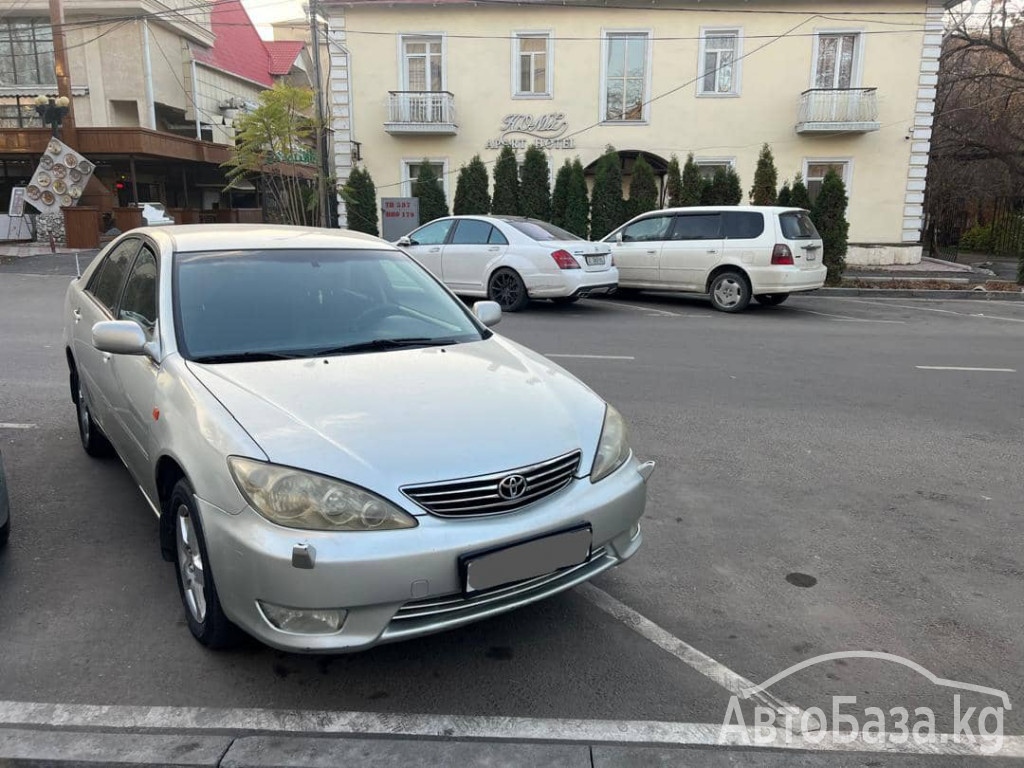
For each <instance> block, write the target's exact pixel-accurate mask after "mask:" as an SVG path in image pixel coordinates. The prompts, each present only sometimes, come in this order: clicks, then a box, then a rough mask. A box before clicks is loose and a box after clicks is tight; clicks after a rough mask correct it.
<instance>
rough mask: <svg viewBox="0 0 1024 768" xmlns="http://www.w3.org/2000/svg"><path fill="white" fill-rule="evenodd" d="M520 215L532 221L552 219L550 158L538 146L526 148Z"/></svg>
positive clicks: (521, 182)
mask: <svg viewBox="0 0 1024 768" xmlns="http://www.w3.org/2000/svg"><path fill="white" fill-rule="evenodd" d="M519 213H520V214H521V215H523V216H528V217H529V218H531V219H540V220H541V221H549V220H550V219H551V169H550V168H549V167H548V156H547V155H546V154H544V150H543V149H541V148H540V147H538V146H537V145H536V144H531V145H530V146H529V147H527V148H526V157H525V158H524V159H523V174H522V178H521V179H520V180H519Z"/></svg>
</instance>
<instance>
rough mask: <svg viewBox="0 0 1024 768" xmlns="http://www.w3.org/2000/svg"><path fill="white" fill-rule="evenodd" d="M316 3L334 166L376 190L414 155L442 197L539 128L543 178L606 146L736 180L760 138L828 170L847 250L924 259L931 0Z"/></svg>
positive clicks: (935, 7)
mask: <svg viewBox="0 0 1024 768" xmlns="http://www.w3.org/2000/svg"><path fill="white" fill-rule="evenodd" d="M322 4H323V6H324V8H325V13H326V14H327V15H328V21H329V28H330V50H331V67H330V89H331V103H332V113H333V129H334V140H335V146H334V155H335V157H334V159H335V164H336V166H337V168H338V175H339V177H341V178H345V176H346V170H347V169H350V168H351V167H352V165H353V163H354V162H361V163H362V164H364V165H365V166H366V167H367V168H368V169H369V170H370V172H371V174H372V176H373V178H374V181H375V182H376V184H377V189H378V193H379V194H380V195H381V196H383V197H390V196H403V195H408V194H409V192H410V184H409V180H410V178H414V177H415V174H416V171H417V168H418V166H419V164H420V163H421V162H422V161H423V160H424V159H426V160H428V161H429V162H430V163H432V164H434V165H436V167H437V170H439V171H441V172H442V173H443V174H444V180H445V182H444V183H445V190H446V192H447V194H448V199H449V202H451V200H452V198H453V196H454V186H455V174H456V172H457V170H458V168H459V167H460V166H461V165H462V164H463V163H465V162H467V161H468V160H469V159H470V158H471V157H472V156H473V155H474V154H480V156H481V157H482V158H483V160H484V161H485V162H488V163H491V162H493V160H494V159H495V157H496V155H497V153H498V150H499V148H500V146H501V144H502V143H503V142H510V143H512V145H513V146H514V147H516V148H517V150H519V151H521V150H522V149H525V147H526V145H527V143H530V142H539V143H540V144H541V146H543V147H544V148H545V149H547V151H548V153H549V159H550V161H551V164H552V176H553V175H554V171H555V170H556V169H557V167H558V166H560V165H561V164H562V163H563V162H564V160H565V159H566V158H573V157H575V156H579V158H580V159H581V161H582V162H583V164H584V165H585V166H589V165H590V164H592V163H593V162H594V161H595V160H596V159H597V158H598V156H599V155H600V154H601V153H602V152H603V151H604V148H605V146H606V145H608V144H611V145H613V146H614V147H615V148H616V149H617V150H619V151H620V153H621V157H622V161H623V170H624V173H625V175H626V178H627V181H628V174H629V171H630V168H631V164H632V162H633V160H634V159H635V157H636V156H637V155H638V154H639V153H643V154H644V156H645V158H646V159H647V160H649V161H650V162H651V163H652V164H653V165H654V166H655V170H656V171H658V170H660V169H663V168H664V166H665V164H666V163H667V161H668V160H669V158H670V157H671V156H672V155H676V156H678V157H679V158H680V160H681V161H682V160H683V159H685V157H686V155H687V153H690V152H692V153H693V154H694V156H695V158H696V160H697V162H698V163H700V164H701V165H702V166H703V168H704V170H705V171H706V172H707V173H711V172H713V170H714V168H715V167H717V166H719V165H722V164H728V165H732V166H733V167H734V168H735V169H736V171H737V172H738V173H739V175H740V177H741V179H742V182H743V186H744V189H749V188H750V185H751V182H752V180H753V174H754V167H755V164H756V161H757V155H758V152H759V150H760V148H761V145H762V144H763V143H764V142H768V143H769V144H770V145H771V147H772V150H773V152H774V154H775V162H776V166H777V168H778V170H779V180H780V183H781V181H782V180H783V179H786V178H788V179H790V180H792V179H793V178H794V176H795V175H796V174H797V173H798V172H799V173H802V174H803V176H804V178H805V180H806V181H807V182H808V184H809V186H810V187H811V190H812V193H813V192H814V191H815V190H816V187H817V186H818V185H819V184H820V180H821V178H822V176H823V175H824V172H825V171H826V170H827V169H828V168H830V167H832V168H835V169H837V170H838V171H839V172H840V173H841V174H842V176H843V178H844V180H845V181H846V185H847V189H848V194H849V199H850V205H849V210H848V218H849V220H850V242H851V244H852V245H851V249H850V253H849V256H848V259H849V260H850V261H851V262H853V263H907V262H916V261H919V260H920V258H921V247H920V235H921V227H922V219H923V209H922V203H923V200H924V189H925V171H926V164H927V154H928V149H929V141H930V137H931V124H932V111H933V106H934V99H935V85H936V77H937V74H936V73H937V70H938V55H939V48H940V45H941V40H942V14H943V6H942V5H941V4H940V2H939V1H938V0H900V1H892V0H890V1H881V0H856V1H855V2H835V3H832V4H830V5H828V6H827V8H828V10H822V6H820V5H818V4H811V3H800V2H789V3H779V2H761V0H750V1H749V2H742V3H741V2H735V0H721V1H720V2H717V3H693V2H673V1H672V0H653V1H652V0H644V1H643V2H631V0H615V2H613V3H609V4H608V5H609V6H614V7H597V6H603V5H605V4H604V3H603V2H601V3H595V2H593V1H592V0H591V1H590V2H586V1H584V0H579V1H578V2H576V1H574V0H558V2H557V3H555V2H551V1H550V0H534V1H532V2H531V0H519V2H514V3H513V2H502V1H501V0H498V1H495V0H489V2H486V3H477V2H459V0H444V1H443V2H442V1H439V0H389V1H388V2H365V1H360V0H355V1H352V2H339V1H337V0H325V1H324V2H323V3H322ZM357 156H358V158H361V160H357Z"/></svg>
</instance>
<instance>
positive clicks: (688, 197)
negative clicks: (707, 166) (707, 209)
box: [672, 152, 707, 207]
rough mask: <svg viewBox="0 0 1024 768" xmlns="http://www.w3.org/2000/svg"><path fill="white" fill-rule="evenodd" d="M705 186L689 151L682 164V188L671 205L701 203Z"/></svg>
mask: <svg viewBox="0 0 1024 768" xmlns="http://www.w3.org/2000/svg"><path fill="white" fill-rule="evenodd" d="M706 186H707V185H706V184H705V183H704V178H703V177H702V176H701V175H700V168H698V167H697V163H695V162H694V161H693V153H692V152H691V153H690V154H688V155H687V156H686V165H684V166H683V178H682V190H681V193H680V196H679V200H678V202H675V203H672V205H673V206H674V207H678V206H688V205H701V204H703V203H704V194H705V189H704V188H705V187H706Z"/></svg>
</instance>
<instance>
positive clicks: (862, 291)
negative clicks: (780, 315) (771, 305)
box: [799, 288, 1024, 301]
mask: <svg viewBox="0 0 1024 768" xmlns="http://www.w3.org/2000/svg"><path fill="white" fill-rule="evenodd" d="M799 295H800V296H828V297H838V298H842V297H850V296H856V297H871V296H873V297H874V298H876V299H971V300H975V301H1024V291H966V290H964V291H959V290H954V291H937V290H925V289H920V288H819V289H818V290H816V291H808V292H807V293H801V294H799Z"/></svg>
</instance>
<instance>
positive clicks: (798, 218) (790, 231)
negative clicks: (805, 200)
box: [779, 211, 819, 240]
mask: <svg viewBox="0 0 1024 768" xmlns="http://www.w3.org/2000/svg"><path fill="white" fill-rule="evenodd" d="M779 226H781V227H782V236H783V237H784V238H786V239H787V240H817V239H818V237H819V235H818V230H817V229H815V227H814V222H813V221H811V217H810V216H808V215H807V214H806V213H805V212H804V211H786V212H785V213H780V214H779Z"/></svg>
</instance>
